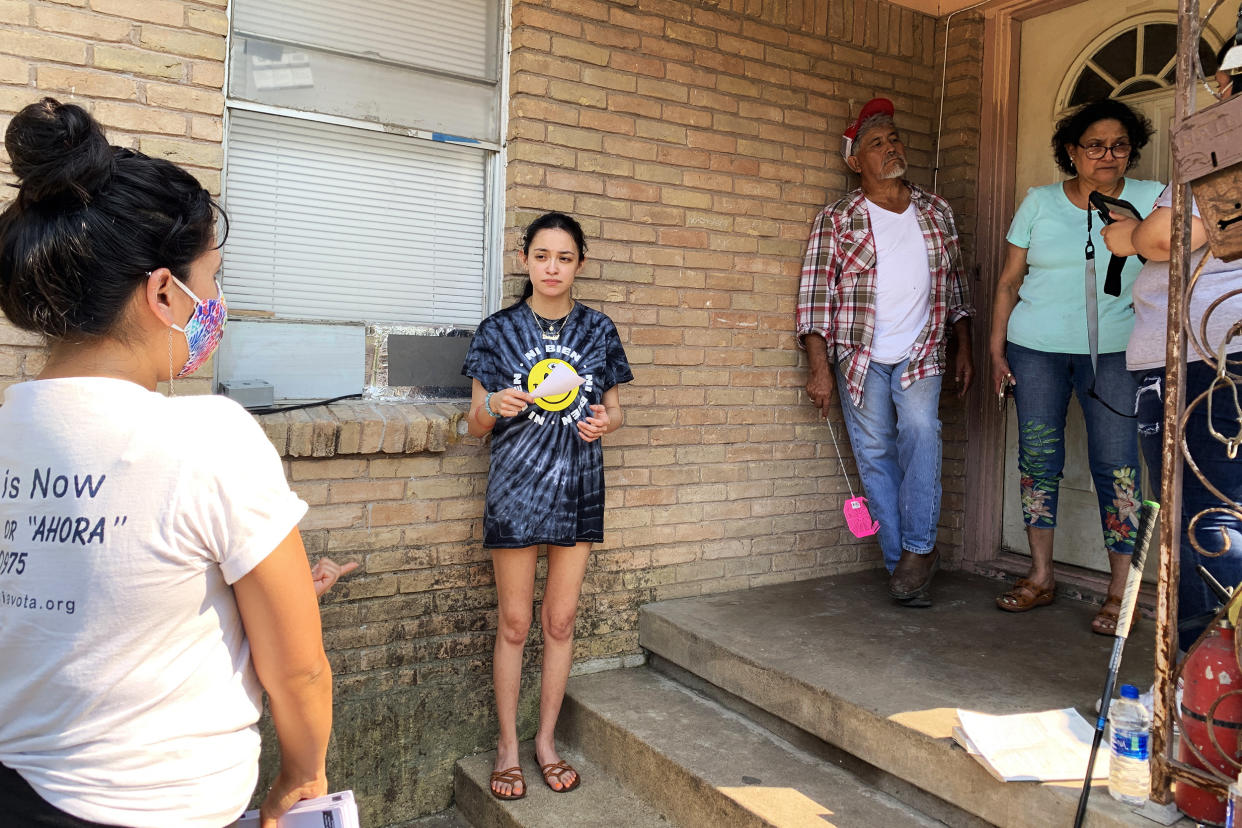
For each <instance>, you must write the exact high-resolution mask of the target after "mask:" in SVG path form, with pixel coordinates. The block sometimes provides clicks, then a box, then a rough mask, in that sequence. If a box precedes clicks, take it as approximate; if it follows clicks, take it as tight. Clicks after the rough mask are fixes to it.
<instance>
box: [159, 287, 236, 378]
mask: <svg viewBox="0 0 1242 828" xmlns="http://www.w3.org/2000/svg"><path fill="white" fill-rule="evenodd" d="M173 281H174V282H176V283H177V287H179V288H181V289H182V290H184V291H185V293H186V295H187V296H189V297H190V298H191V299H193V300H194V303H195V304H194V315H193V316H191V317H190V321H189V322H187V323H186V324H185V327H184V328H183V327H181V326H180V325H175V324H174V325H173V326H172V328H173V330H174V331H180V332H181V333H183V334H185V341H186V344H187V345H188V346H189V348H190V356H189V358H188V359H186V361H185V365H184V366H183V367H182V368H181V371H180V372H179V373H178V374H177V377H176V378H177V379H182V378H183V377H188V376H189V375H190V374H193V373H194V372H195V371H197V370H198V369H199V368H201V367H202V365H203V363H204V362H206V361H207V358H208V357H210V356H211V355H212V353H213V352H214V351H215V350H216V347H217V346H219V344H220V340H221V339H223V338H224V323H225V320H226V319H227V317H228V312H229V308H228V305H226V304H225V302H224V293H223V292H222V291H221V290H220V283H219V282H216V294H217V298H216V299H208V300H207V301H206V302H204V301H203V300H202V299H199V298H198V297H197V296H195V295H194V291H192V290H190V289H189V288H188V287H186V286H185V285H183V284H182V283H181V280H180V279H178V278H176V277H175V276H174V277H173Z"/></svg>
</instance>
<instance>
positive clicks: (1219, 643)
mask: <svg viewBox="0 0 1242 828" xmlns="http://www.w3.org/2000/svg"><path fill="white" fill-rule="evenodd" d="M1181 714H1182V715H1181V719H1182V737H1181V742H1180V743H1179V745H1178V749H1177V758H1178V760H1179V761H1181V762H1184V763H1186V764H1187V765H1190V766H1191V767H1194V768H1207V767H1208V766H1209V765H1210V766H1211V767H1213V768H1215V769H1216V770H1218V771H1220V773H1221V774H1223V775H1224V776H1225V778H1227V779H1236V778H1237V776H1238V761H1239V758H1240V757H1242V738H1240V737H1242V666H1239V664H1238V657H1237V655H1235V653H1234V629H1233V626H1232V625H1231V624H1230V623H1229V622H1228V621H1221V623H1220V624H1219V625H1218V626H1216V627H1214V628H1213V629H1212V631H1211V632H1210V633H1209V634H1208V636H1207V638H1205V639H1204V640H1203V641H1202V642H1200V643H1199V645H1198V646H1197V647H1195V648H1194V649H1193V650H1192V651H1191V653H1190V654H1189V655H1188V656H1187V657H1186V663H1185V665H1184V666H1183V668H1182V703H1181ZM1191 745H1194V747H1195V748H1197V749H1198V751H1199V755H1201V756H1202V757H1203V758H1202V759H1200V756H1199V755H1196V754H1195V753H1194V751H1192V750H1191V747H1190V746H1191ZM1204 759H1206V760H1207V765H1205V764H1204V761H1203V760H1204ZM1231 760H1232V761H1231ZM1174 799H1175V801H1176V802H1177V807H1178V809H1180V810H1181V812H1182V813H1184V814H1185V815H1186V816H1188V817H1190V818H1191V819H1194V820H1198V821H1199V822H1201V823H1202V824H1204V825H1207V826H1223V825H1224V824H1225V806H1226V800H1225V799H1224V798H1223V797H1221V796H1218V795H1216V794H1214V793H1212V792H1210V791H1205V790H1203V789H1202V788H1200V787H1198V786H1197V785H1193V784H1191V783H1188V782H1181V781H1179V782H1178V783H1177V785H1176V790H1175V792H1174Z"/></svg>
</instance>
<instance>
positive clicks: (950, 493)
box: [933, 12, 992, 564]
mask: <svg viewBox="0 0 1242 828" xmlns="http://www.w3.org/2000/svg"><path fill="white" fill-rule="evenodd" d="M947 35H948V44H949V48H948V51H947V53H946V51H945V36H946V30H945V27H944V25H940V26H937V29H936V52H935V69H934V73H933V81H934V83H935V85H936V92H935V95H936V106H937V115H936V121H935V125H936V128H937V129H939V130H940V140H939V146H940V156H939V166H940V172H939V176H938V181H937V186H936V189H937V190H938V191H939V193H940V194H941V195H943V196H944V197H945V198H946V199H947V200H948V201H949V203H950V204H951V205H952V206H953V213H954V215H955V217H956V219H957V227H958V235H959V236H960V238H961V241H962V256H963V260H964V261H963V266H964V269H965V274H966V276H967V278H968V279H969V281H970V285H971V291H972V296H973V297H974V302H975V310H976V311H977V312H978V313H979V314H980V317H979V318H977V319H976V320H975V324H974V330H973V334H974V337H973V343H972V344H973V351H974V364H975V380H974V388H973V390H972V391H971V392H970V395H969V396H968V397H967V398H966V400H965V402H962V401H959V400H957V399H955V398H949V399H951V400H952V401H951V402H950V401H949V399H946V401H945V403H944V404H942V405H941V407H940V417H941V420H943V422H944V469H943V474H944V500H943V502H942V504H941V509H942V511H941V517H940V524H941V533H940V537H941V540H942V542H944V543H945V544H946V546H947V548H948V549H949V550H951V557H952V558H953V560H954V562H955V563H958V564H960V562H961V560H962V543H963V541H964V529H963V525H964V521H965V519H966V469H967V466H968V458H967V453H968V452H969V451H971V450H972V446H971V445H970V444H969V443H968V441H967V439H966V435H968V434H973V435H976V440H977V435H978V434H979V433H980V429H981V427H982V426H981V425H980V424H979V423H978V412H979V409H980V406H984V405H989V404H991V402H992V400H991V395H990V394H988V393H986V391H985V386H986V384H987V379H986V377H985V374H986V372H987V371H988V370H989V368H988V360H987V341H986V325H985V324H984V318H985V317H986V316H987V314H988V313H989V311H990V308H989V307H988V305H987V304H986V299H987V295H990V294H985V292H984V290H983V289H982V288H983V286H982V285H981V284H980V281H979V280H980V278H981V277H980V273H979V270H978V268H977V267H976V265H975V222H976V218H977V215H978V207H977V204H976V197H977V195H978V193H977V189H978V182H977V178H978V170H979V116H980V112H981V107H982V99H981V96H980V90H981V89H982V88H983V78H982V72H983V40H982V38H983V17H982V15H980V14H978V13H972V12H967V13H963V14H960V15H957V16H956V17H954V18H953V19H952V23H951V25H950V27H949V29H948V31H947ZM942 82H943V100H942V97H941V84H942ZM942 106H943V112H942V113H941V111H940V108H941V107H942ZM973 448H975V449H977V448H978V446H977V445H975V446H974V447H973Z"/></svg>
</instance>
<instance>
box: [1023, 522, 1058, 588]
mask: <svg viewBox="0 0 1242 828" xmlns="http://www.w3.org/2000/svg"><path fill="white" fill-rule="evenodd" d="M1055 534H1056V530H1055V529H1046V528H1040V527H1036V526H1028V527H1026V540H1027V542H1028V543H1029V544H1030V545H1031V572H1030V574H1029V575H1027V576H1026V577H1027V579H1028V580H1030V581H1032V582H1033V583H1034V584H1035V585H1036V586H1038V587H1039V588H1040V589H1051V588H1052V585H1053V584H1055V583H1056V576H1055V575H1054V574H1053V571H1052V539H1053V535H1055Z"/></svg>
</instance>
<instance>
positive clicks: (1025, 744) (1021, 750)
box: [953, 707, 1108, 782]
mask: <svg viewBox="0 0 1242 828" xmlns="http://www.w3.org/2000/svg"><path fill="white" fill-rule="evenodd" d="M957 717H958V721H960V722H961V724H960V725H959V726H958V727H955V728H953V739H954V741H956V742H957V743H958V744H959V745H961V746H962V747H964V748H965V749H966V751H967V752H968V753H970V755H971V756H974V757H975V758H976V759H978V760H979V763H980V764H982V765H983V766H984V767H985V768H987V769H988V772H989V773H991V774H992V775H993V776H995V777H996V778H997V779H999V780H1000V781H1002V782H1057V781H1066V780H1081V779H1082V778H1083V776H1084V775H1085V774H1086V772H1087V760H1088V758H1089V757H1090V754H1091V741H1092V738H1093V737H1094V736H1095V731H1094V729H1092V727H1091V725H1089V724H1088V723H1087V720H1086V719H1084V718H1083V717H1082V716H1081V715H1079V713H1078V711H1077V710H1075V709H1074V708H1072V707H1067V708H1065V709H1064V710H1045V711H1044V712H1042V713H1017V714H1014V715H1012V716H990V715H988V714H986V713H975V712H972V711H970V710H961V709H959V710H958V711H957ZM1091 778H1092V779H1107V778H1108V751H1107V750H1106V749H1102V750H1100V752H1099V754H1098V755H1097V756H1096V760H1095V768H1094V770H1093V771H1092V774H1091Z"/></svg>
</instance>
